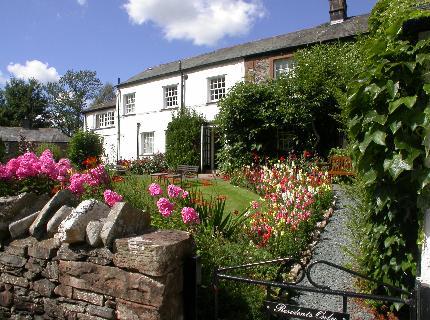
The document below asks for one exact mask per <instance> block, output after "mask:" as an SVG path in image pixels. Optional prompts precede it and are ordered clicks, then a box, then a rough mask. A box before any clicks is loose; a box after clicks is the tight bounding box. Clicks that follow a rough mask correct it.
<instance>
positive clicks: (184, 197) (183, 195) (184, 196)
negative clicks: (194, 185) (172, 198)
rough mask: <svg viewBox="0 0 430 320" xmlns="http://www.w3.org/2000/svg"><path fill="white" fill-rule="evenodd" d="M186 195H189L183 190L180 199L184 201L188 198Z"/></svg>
mask: <svg viewBox="0 0 430 320" xmlns="http://www.w3.org/2000/svg"><path fill="white" fill-rule="evenodd" d="M188 195H189V193H188V191H185V190H183V192H182V199H186V198H187V197H188Z"/></svg>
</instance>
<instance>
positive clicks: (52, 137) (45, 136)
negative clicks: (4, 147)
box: [0, 127, 70, 143]
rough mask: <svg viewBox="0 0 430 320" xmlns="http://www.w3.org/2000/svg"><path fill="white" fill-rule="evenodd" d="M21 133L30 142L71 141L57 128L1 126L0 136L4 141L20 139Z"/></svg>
mask: <svg viewBox="0 0 430 320" xmlns="http://www.w3.org/2000/svg"><path fill="white" fill-rule="evenodd" d="M21 135H22V136H25V138H26V140H27V141H30V142H49V143H59V142H63V143H65V142H69V140H70V138H69V137H68V136H66V135H65V134H64V133H62V132H61V131H60V130H59V129H55V128H39V129H24V128H22V127H0V138H1V139H2V140H3V141H4V142H14V141H20V140H21Z"/></svg>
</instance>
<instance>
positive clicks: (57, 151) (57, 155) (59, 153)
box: [35, 143, 64, 161]
mask: <svg viewBox="0 0 430 320" xmlns="http://www.w3.org/2000/svg"><path fill="white" fill-rule="evenodd" d="M46 149H49V150H50V151H51V152H52V155H53V156H54V159H55V161H58V160H60V159H61V158H63V157H64V152H63V150H62V149H61V148H60V147H59V146H58V145H56V144H55V143H41V144H39V145H38V146H37V147H36V150H35V153H36V155H37V156H38V157H40V155H41V154H42V153H43V151H45V150H46Z"/></svg>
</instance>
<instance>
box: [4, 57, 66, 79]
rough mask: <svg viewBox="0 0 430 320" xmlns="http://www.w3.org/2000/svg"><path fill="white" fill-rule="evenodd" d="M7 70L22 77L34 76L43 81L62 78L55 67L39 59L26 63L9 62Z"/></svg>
mask: <svg viewBox="0 0 430 320" xmlns="http://www.w3.org/2000/svg"><path fill="white" fill-rule="evenodd" d="M7 70H8V71H9V72H10V73H11V74H12V75H13V76H14V77H15V78H21V79H31V78H34V79H36V80H39V81H40V82H42V83H47V82H54V81H58V80H59V79H60V75H59V74H58V72H57V70H56V69H55V68H54V67H49V66H48V64H47V63H43V62H41V61H39V60H31V61H26V62H25V65H22V64H19V63H15V64H12V63H11V64H9V65H8V66H7Z"/></svg>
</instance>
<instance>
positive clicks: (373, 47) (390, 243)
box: [345, 0, 430, 291]
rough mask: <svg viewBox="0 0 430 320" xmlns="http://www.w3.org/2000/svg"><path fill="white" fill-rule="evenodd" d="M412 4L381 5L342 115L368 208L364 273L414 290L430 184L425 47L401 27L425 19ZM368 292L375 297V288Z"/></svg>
mask: <svg viewBox="0 0 430 320" xmlns="http://www.w3.org/2000/svg"><path fill="white" fill-rule="evenodd" d="M419 3H420V2H419V1H416V0H381V1H379V2H378V3H377V5H376V6H375V8H374V10H373V12H372V15H371V17H370V20H369V21H370V30H371V37H370V39H369V40H368V41H367V43H366V47H367V50H366V56H367V63H366V65H365V68H364V71H363V72H362V73H361V74H360V75H359V77H358V78H357V79H356V81H354V82H353V83H352V84H351V85H350V88H349V91H348V94H349V97H348V100H347V106H346V108H345V114H346V116H347V117H348V118H349V133H350V137H351V140H352V141H353V150H354V156H355V161H356V167H357V169H358V172H359V175H360V176H361V178H362V179H363V180H364V183H365V185H366V187H365V192H366V193H367V199H369V200H370V201H372V203H371V205H370V206H368V208H369V212H368V217H367V221H366V237H365V240H364V241H363V242H362V247H361V249H362V254H363V256H362V259H361V260H360V261H361V264H362V265H361V267H362V269H363V271H364V272H365V273H366V274H367V275H369V276H370V277H372V278H374V279H377V280H380V281H384V282H388V283H391V284H394V285H396V286H402V287H404V288H408V289H410V288H412V286H413V284H414V277H415V275H416V262H417V256H418V245H417V241H418V238H419V236H418V235H419V231H418V230H419V224H420V206H419V203H420V201H421V200H422V199H423V196H424V195H425V194H426V193H428V191H429V184H430V162H429V153H430V76H429V70H430V53H429V52H430V40H419V41H418V40H417V39H414V38H413V37H411V36H407V35H406V34H405V30H404V29H403V25H404V22H405V21H407V20H410V19H411V18H419V17H423V16H430V15H429V13H428V12H427V13H426V12H424V11H422V10H419V9H417V7H416V5H417V4H419ZM370 289H372V290H374V291H376V289H377V288H376V287H371V288H370Z"/></svg>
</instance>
